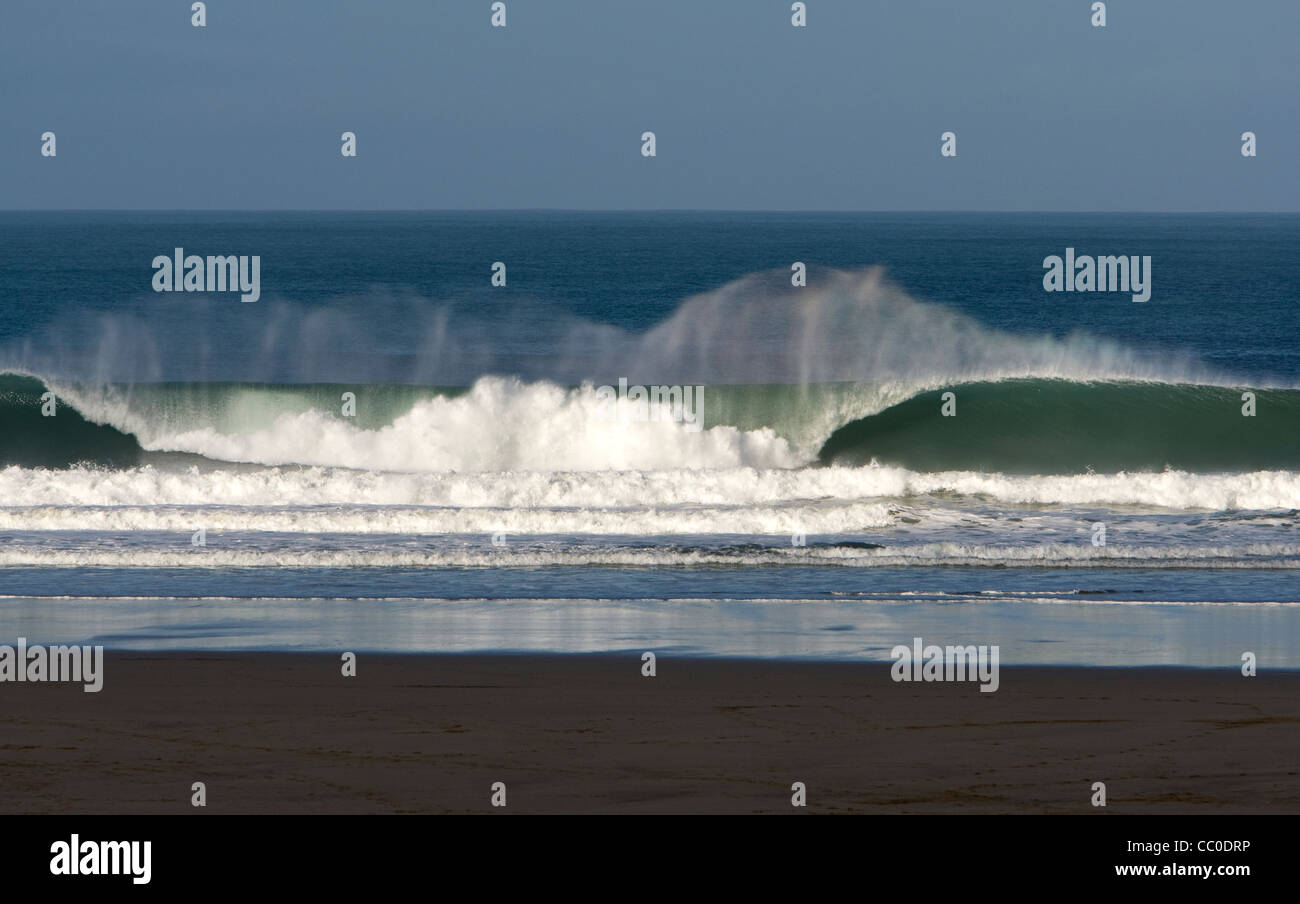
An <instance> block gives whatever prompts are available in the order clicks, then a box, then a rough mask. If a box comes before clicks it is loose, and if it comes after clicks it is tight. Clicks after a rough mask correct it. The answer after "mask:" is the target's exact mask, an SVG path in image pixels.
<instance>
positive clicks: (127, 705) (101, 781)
mask: <svg viewBox="0 0 1300 904" xmlns="http://www.w3.org/2000/svg"><path fill="white" fill-rule="evenodd" d="M657 672H658V674H657V675H656V676H655V677H653V678H647V677H643V676H642V675H641V661H640V656H639V654H635V653H629V654H627V655H621V656H618V655H598V656H536V655H454V654H453V655H448V654H434V655H373V654H364V653H363V654H361V655H360V657H359V662H358V670H357V676H356V677H352V678H345V677H343V676H342V675H341V674H340V660H339V657H337V656H327V655H320V654H293V653H223V654H213V653H206V654H205V653H194V654H186V653H177V654H159V653H117V654H114V653H111V652H110V653H108V654H107V662H106V664H105V681H104V689H103V691H101V692H100V693H98V694H88V693H84V692H83V691H82V689H81V686H80V685H53V684H44V685H40V684H13V683H5V684H0V784H2V785H3V787H4V789H5V793H4V795H3V798H0V812H5V813H196V812H208V813H370V812H379V813H390V812H401V813H424V812H471V813H488V812H496V813H555V812H566V813H567V812H605V813H750V812H772V813H808V812H822V813H825V812H834V813H853V812H868V813H990V812H996V813H1105V812H1111V813H1115V812H1123V813H1262V812H1288V813H1300V673H1296V672H1268V671H1264V672H1262V673H1261V674H1260V675H1259V676H1258V677H1255V678H1244V677H1242V676H1241V675H1240V674H1239V673H1238V672H1236V671H1234V670H1231V669H1223V670H1214V671H1207V670H1193V669H1168V668H1162V669H1082V668H1050V667H1003V668H1002V670H1001V686H1000V689H999V690H998V691H997V692H996V693H992V694H989V693H980V691H979V687H978V685H977V684H973V683H895V682H893V681H892V680H891V679H890V675H889V664H888V663H827V662H790V661H756V660H708V659H689V658H683V659H674V658H671V657H668V656H662V657H660V659H659V661H658V665H657ZM1097 781H1103V782H1105V783H1106V789H1107V807H1106V808H1105V809H1104V810H1102V809H1100V808H1094V807H1093V806H1091V803H1090V801H1091V798H1092V794H1093V792H1092V784H1093V783H1094V782H1097ZM194 782H204V783H205V784H206V791H207V807H206V810H205V811H200V810H197V809H196V808H194V807H192V806H191V795H192V793H193V792H192V791H191V785H192V784H193V783H194ZM494 782H504V783H505V785H506V804H507V805H506V807H505V808H504V809H500V808H494V807H492V806H491V797H492V785H493V783H494ZM794 782H803V783H804V784H805V785H806V788H807V802H808V806H807V807H806V808H795V807H793V806H791V795H792V791H791V785H792V784H793V783H794Z"/></svg>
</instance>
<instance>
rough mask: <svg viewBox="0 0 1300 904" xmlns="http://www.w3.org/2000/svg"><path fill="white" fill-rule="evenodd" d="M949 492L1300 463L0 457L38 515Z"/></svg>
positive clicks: (1255, 506) (675, 504)
mask: <svg viewBox="0 0 1300 904" xmlns="http://www.w3.org/2000/svg"><path fill="white" fill-rule="evenodd" d="M951 495H957V496H962V497H968V498H969V497H976V498H977V500H978V499H983V500H985V501H987V503H989V504H1000V505H1027V506H1043V505H1061V506H1111V507H1114V506H1136V507H1147V508H1151V509H1169V510H1193V511H1234V510H1249V511H1256V510H1260V511H1262V510H1273V511H1278V510H1280V511H1289V510H1294V509H1300V473H1296V472H1294V471H1255V472H1250V473H1245V474H1193V473H1189V472H1186V471H1164V472H1151V473H1132V474H1084V475H1068V476H1052V475H1048V476H1021V475H1005V474H981V473H978V472H972V471H949V472H939V473H920V472H916V471H910V470H907V469H905V468H897V467H881V466H875V465H869V466H864V467H857V468H853V467H838V466H837V467H828V468H802V469H781V468H751V467H730V468H713V469H703V468H700V469H689V468H672V469H652V470H626V471H614V470H595V471H568V470H559V471H518V470H505V471H500V472H479V471H469V472H456V471H449V472H410V473H401V472H379V471H360V470H349V469H341V468H329V467H268V468H242V469H236V468H221V469H214V470H200V469H198V468H190V469H187V470H180V471H170V470H165V469H162V468H156V467H152V466H149V467H142V468H132V469H126V470H120V471H115V470H101V469H96V468H72V469H69V470H45V469H33V468H20V467H17V466H10V467H7V468H4V469H0V501H2V502H3V503H5V506H4V507H0V512H3V513H6V516H7V517H11V518H19V517H27V516H21V515H19V514H18V513H17V511H16V510H15V508H16V507H21V508H24V509H33V508H37V507H46V506H66V507H73V508H78V507H86V508H94V507H111V506H126V507H133V506H134V507H141V508H144V507H158V506H243V507H250V508H261V509H271V508H275V507H288V506H298V507H310V506H389V507H392V506H425V507H446V508H451V509H458V510H470V509H496V510H501V511H541V510H558V509H575V510H585V512H586V513H588V514H590V513H594V512H601V511H610V510H616V509H618V510H638V509H640V510H650V509H656V510H657V509H664V508H670V509H671V512H665V513H664V514H663V518H664V519H670V518H681V519H682V523H683V524H685V523H686V521H687V520H688V518H689V515H688V512H689V511H690V510H691V507H704V509H710V508H711V509H712V510H714V511H715V513H722V512H725V511H729V510H730V511H733V512H735V513H736V514H734V515H732V516H726V517H730V518H732V523H740V521H741V520H743V518H744V517H745V516H744V514H743V513H744V512H745V511H746V510H759V509H763V508H767V509H770V510H771V512H775V511H776V510H777V509H779V508H782V507H789V506H796V507H803V508H804V509H805V510H806V511H803V512H801V513H800V517H809V518H812V517H815V514H814V513H813V511H812V510H816V509H823V508H825V509H826V510H827V511H828V512H834V511H836V509H837V507H838V509H839V513H838V514H831V515H828V516H827V517H828V518H830V519H831V520H830V521H827V522H825V523H827V524H830V523H832V522H833V523H836V524H839V523H848V522H849V521H851V520H852V519H853V518H855V517H861V518H862V519H863V523H862V525H861V526H870V525H876V524H880V523H883V522H882V521H881V519H880V517H879V513H878V512H876V511H875V510H872V509H860V510H856V511H854V510H853V506H855V505H859V504H877V503H884V502H888V501H898V502H901V503H903V504H907V505H920V504H922V503H924V504H925V506H929V507H935V506H939V507H943V506H946V505H949V504H950V501H949V500H948V498H947V497H949V496H951ZM963 507H964V508H968V507H969V506H968V505H966V506H963ZM162 516H163V515H162V514H160V517H162ZM770 516H771V513H769V515H762V516H759V517H762V518H768V517H770ZM30 517H31V518H32V523H35V522H36V521H38V520H39V519H40V518H53V517H56V515H54V514H50V513H45V514H41V513H39V512H36V513H33V514H31V515H30ZM429 517H435V516H433V515H429ZM563 517H568V516H563ZM717 517H718V518H723V517H724V515H722V514H717ZM836 519H841V520H836ZM7 523H9V524H11V525H13V527H12V528H11V529H20V528H18V527H17V524H18V522H16V521H10V522H7ZM701 523H703V522H701ZM782 523H784V522H782ZM720 524H721V522H719V525H720ZM696 526H697V527H698V526H700V525H696ZM539 529H541V528H540V524H539ZM781 529H782V530H784V528H781ZM808 529H809V530H812V529H813V528H812V527H811V526H809V527H808ZM719 530H721V527H720V526H719ZM722 532H726V531H722Z"/></svg>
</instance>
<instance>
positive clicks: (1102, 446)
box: [0, 211, 1300, 668]
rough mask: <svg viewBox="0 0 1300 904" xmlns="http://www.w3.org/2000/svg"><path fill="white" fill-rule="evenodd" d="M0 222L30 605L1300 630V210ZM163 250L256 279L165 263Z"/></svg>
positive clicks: (251, 621) (1128, 643) (188, 623)
mask: <svg viewBox="0 0 1300 904" xmlns="http://www.w3.org/2000/svg"><path fill="white" fill-rule="evenodd" d="M0 233H2V235H3V239H2V240H0V624H2V625H3V630H0V634H3V635H4V636H6V637H11V636H20V635H21V636H25V637H27V638H29V639H30V640H31V642H33V643H36V642H51V643H53V642H58V643H93V644H103V645H105V646H107V647H109V648H112V649H121V650H165V649H181V650H191V649H203V650H254V649H266V650H314V651H328V650H374V651H401V652H414V651H533V652H609V651H619V650H633V651H637V650H655V651H659V652H661V653H663V652H668V653H675V654H679V655H695V656H743V657H776V658H790V659H797V658H830V659H846V660H853V659H865V660H876V659H880V660H883V659H886V658H888V654H889V650H890V649H891V648H892V647H894V646H895V645H896V644H908V643H910V642H911V641H912V638H913V637H917V636H923V637H925V638H926V640H927V642H928V641H929V640H931V639H933V640H934V641H935V642H938V643H976V644H985V643H989V644H998V645H1000V647H1001V651H1002V653H1001V655H1002V661H1003V662H1004V663H1007V664H1011V663H1026V664H1031V663H1033V664H1082V665H1190V666H1201V667H1216V666H1219V667H1225V668H1234V667H1237V666H1239V664H1240V661H1241V656H1242V654H1243V652H1245V651H1250V652H1254V653H1255V654H1257V656H1258V657H1259V661H1260V663H1261V666H1263V665H1264V664H1267V665H1268V666H1270V667H1279V668H1281V667H1287V668H1297V667H1300V642H1298V641H1300V535H1298V532H1297V523H1298V522H1300V347H1298V346H1297V338H1300V306H1298V305H1297V301H1300V216H1296V215H1227V214H1204V215H1110V214H1106V215H1102V214H1010V213H1008V214H912V213H908V214H902V213H900V214H820V213H818V214H813V213H713V212H645V213H585V212H548V211H527V212H508V211H502V212H486V213H468V212H466V213H422V212H410V213H342V212H339V213H317V212H300V213H282V212H275V213H270V212H212V213H168V212H160V213H150V212H138V213H123V212H51V213H0ZM178 249H183V251H178ZM177 254H180V255H181V258H182V260H183V259H184V257H185V256H188V255H198V256H200V257H202V258H204V261H206V260H207V258H208V257H209V256H227V255H229V256H245V257H247V258H252V257H256V258H257V259H258V263H259V265H260V270H258V271H257V272H258V274H259V280H260V284H259V286H258V289H259V291H258V298H257V300H256V301H253V302H248V301H242V300H241V293H240V292H239V291H238V290H237V289H234V287H232V286H227V287H226V290H225V291H197V290H195V291H155V284H156V280H157V278H158V269H157V267H156V266H155V264H154V262H155V260H156V259H157V258H159V257H162V258H166V259H168V260H172V259H174V257H175V255H177ZM1053 255H1056V256H1061V257H1062V258H1063V259H1065V258H1067V255H1068V257H1069V258H1074V257H1076V255H1077V256H1079V257H1082V256H1085V255H1088V256H1093V257H1097V256H1102V255H1106V256H1112V255H1113V256H1124V257H1125V259H1126V260H1131V261H1133V262H1134V265H1135V266H1134V273H1132V274H1130V275H1132V276H1136V270H1137V266H1138V264H1139V263H1140V262H1141V261H1143V260H1145V259H1147V258H1149V264H1148V266H1147V269H1146V270H1145V276H1146V277H1147V278H1149V287H1148V288H1149V291H1150V295H1149V299H1148V300H1146V301H1135V300H1134V295H1135V294H1136V293H1135V292H1127V291H1119V290H1116V291H1068V292H1049V291H1046V290H1045V287H1044V275H1045V273H1047V272H1048V271H1047V269H1046V268H1045V266H1044V260H1045V259H1046V258H1048V257H1049V256H1053ZM201 263H202V262H201ZM245 263H247V261H246V262H245ZM800 264H801V265H802V270H801V268H800V267H799V266H798V265H800ZM220 267H221V265H220V264H218V269H219V268H220ZM235 269H236V270H237V269H238V268H235ZM800 272H804V273H806V285H795V284H793V283H794V282H797V281H798V280H799V274H800ZM223 275H224V274H223ZM233 275H234V274H233V273H232V276H233ZM204 276H206V278H207V279H208V280H211V276H209V275H207V273H206V271H205V273H204V274H203V276H199V277H197V278H198V279H199V280H202V279H203V278H204ZM176 282H177V283H178V284H179V283H180V277H179V274H178V275H177V280H176ZM232 282H233V280H232ZM1103 283H1104V280H1103ZM164 285H165V286H166V287H167V288H170V287H171V285H172V284H171V283H170V282H165V283H164ZM1103 287H1105V286H1103ZM202 288H203V289H205V290H207V289H211V288H213V285H212V283H211V282H205V283H204V284H203V285H202ZM232 289H234V290H232ZM245 294H247V293H245Z"/></svg>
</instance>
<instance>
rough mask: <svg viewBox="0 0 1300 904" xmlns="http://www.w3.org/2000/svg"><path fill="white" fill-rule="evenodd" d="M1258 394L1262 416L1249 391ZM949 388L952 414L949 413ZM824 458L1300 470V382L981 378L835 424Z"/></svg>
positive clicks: (970, 465)
mask: <svg viewBox="0 0 1300 904" xmlns="http://www.w3.org/2000/svg"><path fill="white" fill-rule="evenodd" d="M1246 391H1251V392H1254V394H1255V415H1254V416H1253V417H1246V416H1244V415H1243V413H1242V410H1243V406H1244V405H1245V404H1246V403H1245V402H1244V401H1243V400H1242V395H1243V393H1244V392H1246ZM946 392H952V393H953V394H954V396H955V414H954V415H952V416H944V414H943V411H942V409H943V405H944V400H943V398H944V396H943V394H944V393H946ZM818 458H819V460H820V461H821V462H822V463H824V464H830V463H837V464H865V463H868V462H870V461H872V460H875V461H877V462H879V463H880V464H887V465H899V466H902V467H906V468H910V469H912V470H917V471H982V472H998V473H1006V474H1071V473H1082V472H1086V471H1089V470H1092V471H1097V472H1104V473H1114V472H1118V471H1151V470H1156V471H1159V470H1163V469H1164V468H1166V467H1170V468H1176V469H1180V470H1187V471H1200V472H1217V471H1255V470H1270V469H1288V470H1289V469H1295V468H1300V390H1285V389H1269V390H1258V391H1255V390H1249V389H1248V388H1241V389H1230V388H1225V387H1219V386H1200V385H1187V384H1168V383H1130V382H1105V383H1076V382H1071V381H1067V380H1037V379H1023V380H1005V381H999V382H977V383H966V384H960V385H956V386H952V387H950V388H947V389H936V390H934V391H932V392H924V393H920V394H918V395H916V396H914V397H912V398H910V399H908V400H907V401H905V402H902V403H900V404H898V405H894V406H893V407H890V408H887V409H885V410H883V411H881V412H879V413H878V414H874V415H871V416H869V417H864V418H861V419H860V420H856V421H854V422H853V423H851V424H847V425H845V426H843V427H841V428H840V429H838V430H836V431H835V432H834V434H832V435H831V437H830V438H829V439H828V440H827V441H826V443H825V444H824V445H823V446H822V449H821V452H820V453H819V456H818Z"/></svg>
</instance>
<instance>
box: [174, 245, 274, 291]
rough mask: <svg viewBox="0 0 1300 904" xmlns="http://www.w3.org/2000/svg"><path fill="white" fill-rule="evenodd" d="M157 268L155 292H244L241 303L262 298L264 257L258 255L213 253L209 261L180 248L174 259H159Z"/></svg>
mask: <svg viewBox="0 0 1300 904" xmlns="http://www.w3.org/2000/svg"><path fill="white" fill-rule="evenodd" d="M205 265H206V266H205ZM153 269H154V270H155V271H156V272H155V273H154V275H153V290H154V291H155V292H227V291H229V292H240V293H242V294H241V295H240V296H239V300H240V301H257V300H258V299H259V298H261V297H262V257H261V255H258V254H254V255H253V256H252V257H249V256H248V255H247V254H241V255H239V256H238V257H236V256H235V255H233V254H229V255H224V254H209V255H208V257H207V260H206V261H205V260H204V259H203V258H202V257H200V256H199V255H197V254H190V255H186V254H185V249H184V248H177V249H176V251H175V254H174V255H173V256H172V257H169V256H167V255H166V254H160V255H158V256H157V257H155V258H154V259H153Z"/></svg>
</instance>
